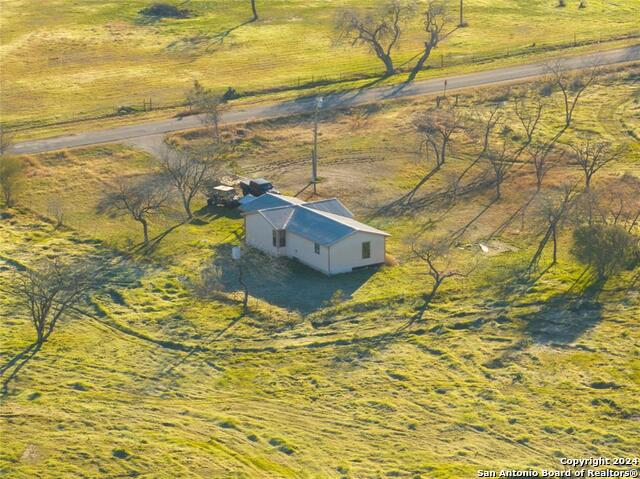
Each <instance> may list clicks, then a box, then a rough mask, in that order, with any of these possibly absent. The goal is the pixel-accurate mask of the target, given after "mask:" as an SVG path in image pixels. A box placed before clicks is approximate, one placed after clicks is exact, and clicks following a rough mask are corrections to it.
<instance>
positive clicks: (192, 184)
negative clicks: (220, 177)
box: [159, 143, 226, 219]
mask: <svg viewBox="0 0 640 479" xmlns="http://www.w3.org/2000/svg"><path fill="white" fill-rule="evenodd" d="M225 154H226V148H225V147H224V146H223V145H222V144H221V143H219V144H213V145H210V146H208V147H207V148H203V149H200V150H197V151H195V152H189V151H184V150H168V149H167V150H165V151H164V152H163V153H162V155H161V156H160V158H159V163H160V166H161V168H162V169H163V170H164V172H165V173H166V174H167V176H168V178H169V180H170V182H171V184H172V185H173V187H174V188H175V189H176V190H177V192H178V194H179V196H180V199H181V200H182V206H183V207H184V210H185V212H186V214H187V218H188V219H191V218H193V213H192V212H191V202H192V201H193V199H194V198H195V197H196V196H197V195H198V193H200V192H201V191H202V189H203V187H204V186H205V185H206V184H207V182H208V181H210V180H211V179H212V178H213V176H214V175H215V173H216V172H217V171H219V169H220V164H221V162H222V159H223V158H224V157H225Z"/></svg>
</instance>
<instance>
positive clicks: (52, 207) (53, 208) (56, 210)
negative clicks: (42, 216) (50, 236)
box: [47, 197, 65, 229]
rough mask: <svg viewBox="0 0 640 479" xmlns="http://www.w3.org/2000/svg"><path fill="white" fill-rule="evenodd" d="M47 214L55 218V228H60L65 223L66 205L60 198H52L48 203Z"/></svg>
mask: <svg viewBox="0 0 640 479" xmlns="http://www.w3.org/2000/svg"><path fill="white" fill-rule="evenodd" d="M47 216H48V217H49V218H51V219H53V220H55V223H54V225H53V226H54V228H55V229H58V228H60V227H61V226H62V225H64V219H65V207H64V203H63V202H62V200H61V199H60V198H57V197H54V198H51V199H50V200H49V202H48V204H47Z"/></svg>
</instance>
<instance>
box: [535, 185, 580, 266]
mask: <svg viewBox="0 0 640 479" xmlns="http://www.w3.org/2000/svg"><path fill="white" fill-rule="evenodd" d="M575 199H576V193H575V188H574V186H572V185H569V184H564V185H562V187H561V188H560V189H557V190H554V191H551V192H549V193H547V194H546V195H545V196H543V197H542V198H540V200H539V202H538V208H537V209H536V213H537V218H538V219H540V220H542V223H543V224H544V228H545V230H544V231H545V233H544V235H543V237H542V239H541V240H540V243H539V244H538V248H537V249H536V252H535V253H534V255H533V257H532V258H531V261H530V262H529V271H533V270H534V269H535V268H537V266H538V263H539V262H540V258H541V256H542V253H543V252H544V249H545V247H546V245H547V244H548V243H549V240H551V241H552V242H553V256H552V264H556V262H557V260H558V233H559V231H560V228H561V226H562V225H563V224H564V222H565V221H566V220H567V218H568V217H569V214H570V212H571V210H572V209H573V207H574V205H575Z"/></svg>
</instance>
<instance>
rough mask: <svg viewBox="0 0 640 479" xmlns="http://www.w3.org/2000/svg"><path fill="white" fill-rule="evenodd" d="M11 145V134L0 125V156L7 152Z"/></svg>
mask: <svg viewBox="0 0 640 479" xmlns="http://www.w3.org/2000/svg"><path fill="white" fill-rule="evenodd" d="M12 146H13V134H12V133H10V132H8V131H7V130H6V128H4V127H3V126H2V125H0V156H4V155H6V154H8V153H9V150H10V149H11V147H12Z"/></svg>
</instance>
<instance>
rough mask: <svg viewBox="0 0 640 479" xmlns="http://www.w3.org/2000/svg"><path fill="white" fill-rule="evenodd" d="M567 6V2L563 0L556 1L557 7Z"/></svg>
mask: <svg viewBox="0 0 640 479" xmlns="http://www.w3.org/2000/svg"><path fill="white" fill-rule="evenodd" d="M566 6H567V2H566V1H565V0H558V7H559V8H564V7H566Z"/></svg>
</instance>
